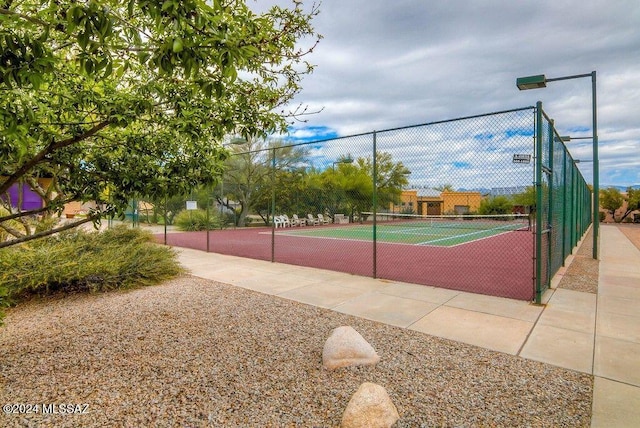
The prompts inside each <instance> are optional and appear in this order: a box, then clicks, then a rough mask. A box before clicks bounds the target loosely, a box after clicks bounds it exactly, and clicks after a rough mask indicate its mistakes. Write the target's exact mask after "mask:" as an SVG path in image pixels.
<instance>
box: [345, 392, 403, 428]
mask: <svg viewBox="0 0 640 428" xmlns="http://www.w3.org/2000/svg"><path fill="white" fill-rule="evenodd" d="M399 418H400V415H398V410H397V409H396V406H395V405H394V404H393V402H392V401H391V398H389V394H387V390H386V389H384V388H383V387H382V386H380V385H376V384H375V383H369V382H365V383H363V384H362V385H360V388H358V390H357V391H356V393H355V394H353V397H351V400H349V404H347V408H346V409H345V411H344V414H343V415H342V424H341V427H342V428H365V427H366V428H388V427H390V426H392V425H393V424H394V423H396V421H397V420H398V419H399Z"/></svg>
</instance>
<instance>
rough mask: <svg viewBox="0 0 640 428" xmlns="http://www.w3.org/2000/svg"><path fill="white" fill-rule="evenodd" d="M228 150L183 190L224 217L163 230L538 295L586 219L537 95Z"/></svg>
mask: <svg viewBox="0 0 640 428" xmlns="http://www.w3.org/2000/svg"><path fill="white" fill-rule="evenodd" d="M230 150H231V151H232V152H233V154H232V156H231V157H230V158H229V159H228V160H227V162H228V163H227V165H226V169H225V173H224V175H223V180H222V181H221V183H220V184H219V185H218V186H217V187H216V188H214V189H206V190H201V191H199V192H196V193H197V194H198V195H199V196H197V197H194V196H193V195H189V197H185V198H183V199H182V200H181V201H180V205H181V206H182V207H185V208H186V207H188V205H189V204H191V207H190V208H196V207H195V206H194V204H197V205H198V206H197V208H199V209H200V211H202V212H200V214H199V215H201V216H206V218H207V219H210V218H216V223H215V224H209V223H208V222H207V225H206V226H204V227H202V228H201V229H200V231H194V232H184V233H172V234H169V235H168V237H167V235H166V234H165V242H167V243H169V244H171V245H178V246H186V247H192V248H197V249H202V250H207V251H213V252H218V253H223V254H229V255H236V256H242V257H250V258H257V259H262V260H269V261H273V262H280V263H288V264H294V265H301V266H310V267H317V268H322V269H330V270H336V271H341V272H347V273H352V274H356V275H363V276H371V277H376V278H385V279H388V280H394V281H403V282H409V283H416V284H423V285H429V286H434V287H443V288H450V289H456V290H463V291H469V292H474V293H481V294H489V295H494V296H502V297H510V298H516V299H522V300H536V301H538V302H539V301H540V299H541V296H542V293H543V292H544V290H545V289H546V288H548V287H549V284H550V279H551V277H552V276H553V274H554V273H555V272H557V270H558V269H559V268H560V267H561V266H562V264H563V262H564V259H565V258H566V256H567V255H569V254H570V253H571V251H572V249H573V248H574V247H575V245H576V243H577V242H578V240H579V238H580V237H581V236H582V235H583V234H584V233H585V231H586V229H587V227H588V225H589V224H590V222H591V218H590V212H591V211H590V208H589V206H590V200H591V194H590V191H589V189H588V188H587V186H586V183H585V181H584V179H583V178H582V176H581V174H580V172H579V171H578V169H577V168H576V166H575V163H574V161H573V160H572V158H571V156H570V154H569V153H568V151H567V150H566V147H565V146H564V144H563V143H562V141H561V139H560V138H559V136H558V135H557V132H556V131H555V130H554V128H553V122H552V121H551V120H549V118H548V117H547V116H546V115H545V114H544V112H543V111H542V106H541V105H538V106H537V107H536V108H534V107H527V108H522V109H515V110H509V111H502V112H496V113H489V114H484V115H477V116H471V117H465V118H458V119H453V120H445V121H438V122H431V123H427V124H422V125H416V126H408V127H402V128H395V129H388V130H383V131H376V132H370V133H363V134H358V135H352V136H347V137H340V138H333V139H327V140H321V141H308V142H296V143H291V142H287V141H278V142H273V141H262V142H260V141H249V142H245V144H243V145H239V146H233V147H230ZM190 212H191V215H192V216H193V215H194V212H195V210H194V211H190ZM180 215H182V216H186V215H188V214H183V213H178V214H177V215H176V217H178V216H180Z"/></svg>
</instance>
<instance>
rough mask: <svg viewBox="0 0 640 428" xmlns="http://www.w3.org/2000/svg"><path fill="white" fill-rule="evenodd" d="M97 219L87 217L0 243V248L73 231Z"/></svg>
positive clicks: (95, 217) (97, 216) (96, 216)
mask: <svg viewBox="0 0 640 428" xmlns="http://www.w3.org/2000/svg"><path fill="white" fill-rule="evenodd" d="M99 217H100V216H99V215H95V216H88V217H87V218H84V219H82V220H79V221H76V222H73V223H67V224H65V225H64V226H61V227H58V228H55V229H51V230H45V231H44V232H39V233H36V234H33V235H27V236H23V237H22V238H18V239H12V240H10V241H5V242H0V248H5V247H10V246H12V245H17V244H21V243H23V242H28V241H32V240H34V239H38V238H43V237H45V236H50V235H54V234H56V233H59V232H63V231H65V230H69V229H73V228H74V227H78V226H80V225H81V224H85V223H89V222H90V221H94V220H96V219H98V218H99Z"/></svg>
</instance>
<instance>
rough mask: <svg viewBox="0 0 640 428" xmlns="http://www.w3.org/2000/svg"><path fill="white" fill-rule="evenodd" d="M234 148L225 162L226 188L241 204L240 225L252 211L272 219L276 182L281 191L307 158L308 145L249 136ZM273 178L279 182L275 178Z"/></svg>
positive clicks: (243, 223)
mask: <svg viewBox="0 0 640 428" xmlns="http://www.w3.org/2000/svg"><path fill="white" fill-rule="evenodd" d="M233 150H234V154H233V156H231V157H230V158H229V159H228V160H227V163H226V164H225V169H226V171H225V174H224V190H225V197H228V198H231V199H233V200H234V201H236V202H238V203H239V204H240V213H239V216H238V226H244V225H245V220H246V217H247V215H248V214H249V213H251V212H255V213H258V214H260V215H261V216H262V218H263V219H264V220H265V223H268V219H269V215H270V212H271V195H272V189H273V186H276V187H275V188H276V190H277V192H280V191H282V189H286V182H287V181H290V180H291V178H290V175H291V172H292V171H295V170H296V169H297V168H298V166H299V165H300V164H301V163H302V162H303V160H304V158H305V155H306V149H305V148H304V146H297V147H296V146H291V145H286V144H284V143H283V142H282V141H275V140H273V141H269V140H266V139H259V138H247V142H246V143H245V144H243V145H238V146H234V148H233ZM274 156H275V171H274V169H273V165H274V162H273V157H274ZM274 176H275V177H274ZM273 178H275V182H272V179H273ZM278 208H279V209H284V207H278Z"/></svg>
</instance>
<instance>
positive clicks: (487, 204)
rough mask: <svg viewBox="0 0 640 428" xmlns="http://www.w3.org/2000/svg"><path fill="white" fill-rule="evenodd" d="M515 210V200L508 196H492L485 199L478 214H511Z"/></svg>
mask: <svg viewBox="0 0 640 428" xmlns="http://www.w3.org/2000/svg"><path fill="white" fill-rule="evenodd" d="M512 211H513V202H512V201H511V199H509V198H508V197H506V196H502V195H499V196H494V197H492V198H486V199H483V200H482V201H481V202H480V206H479V207H478V214H483V215H491V214H511V212H512Z"/></svg>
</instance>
